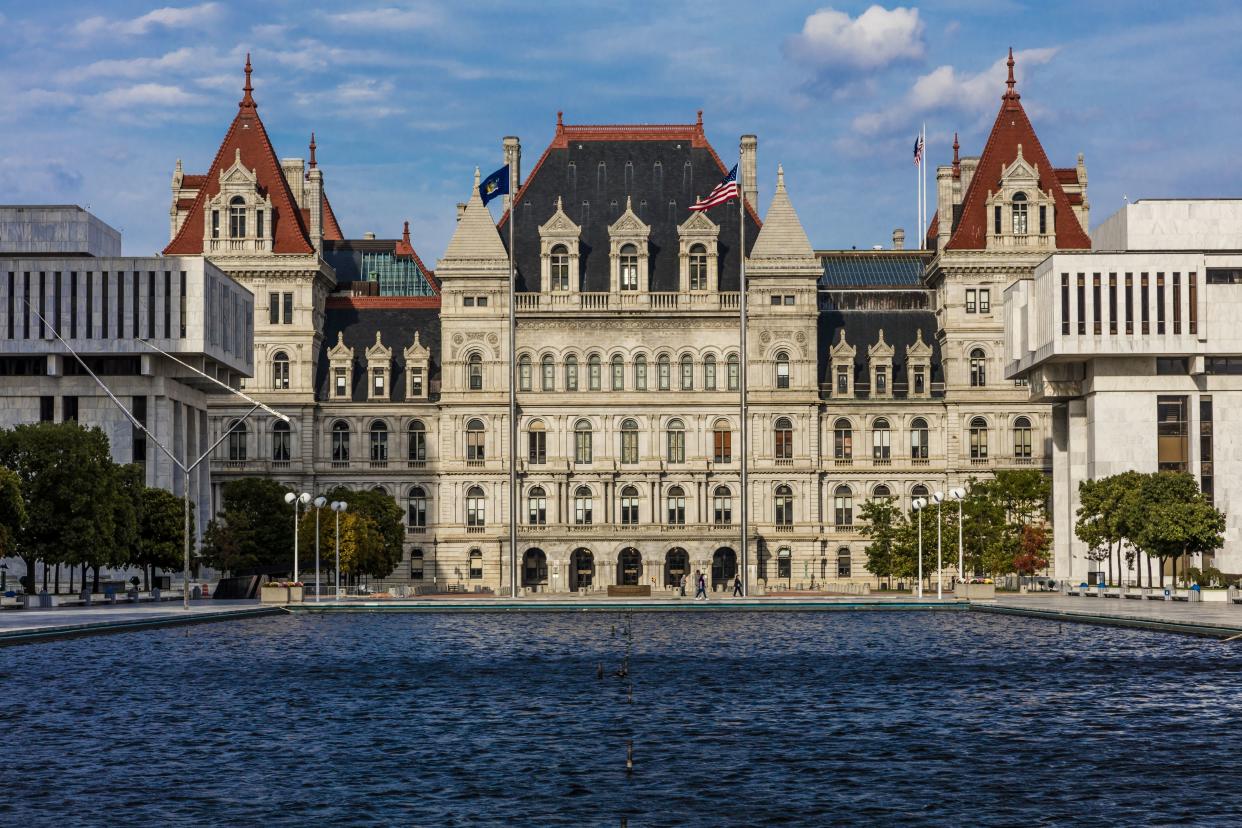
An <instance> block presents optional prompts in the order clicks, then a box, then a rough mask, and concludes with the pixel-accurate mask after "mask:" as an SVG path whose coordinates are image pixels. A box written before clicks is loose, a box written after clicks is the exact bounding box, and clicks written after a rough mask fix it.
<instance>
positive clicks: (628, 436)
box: [621, 420, 638, 465]
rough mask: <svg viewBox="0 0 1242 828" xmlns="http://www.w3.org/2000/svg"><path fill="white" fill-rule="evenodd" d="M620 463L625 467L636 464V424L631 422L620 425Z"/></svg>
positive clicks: (626, 421)
mask: <svg viewBox="0 0 1242 828" xmlns="http://www.w3.org/2000/svg"><path fill="white" fill-rule="evenodd" d="M621 462H622V463H623V464H626V465H630V464H633V463H637V462H638V423H636V422H635V421H633V420H624V421H622V423H621Z"/></svg>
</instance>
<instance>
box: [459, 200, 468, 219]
mask: <svg viewBox="0 0 1242 828" xmlns="http://www.w3.org/2000/svg"><path fill="white" fill-rule="evenodd" d="M464 212H466V202H464V201H459V202H457V220H458V221H461V216H462V213H464Z"/></svg>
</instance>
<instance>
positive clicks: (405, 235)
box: [401, 221, 410, 244]
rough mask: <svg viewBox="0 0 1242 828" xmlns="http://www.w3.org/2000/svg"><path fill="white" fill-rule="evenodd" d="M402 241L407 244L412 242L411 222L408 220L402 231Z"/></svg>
mask: <svg viewBox="0 0 1242 828" xmlns="http://www.w3.org/2000/svg"><path fill="white" fill-rule="evenodd" d="M401 241H403V242H405V243H406V244H409V243H410V223H409V222H408V221H407V222H406V223H405V228H404V229H403V230H402V231H401Z"/></svg>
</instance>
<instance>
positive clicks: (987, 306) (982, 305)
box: [979, 288, 992, 313]
mask: <svg viewBox="0 0 1242 828" xmlns="http://www.w3.org/2000/svg"><path fill="white" fill-rule="evenodd" d="M991 312H992V291H991V289H989V288H981V289H980V290H979V313H991Z"/></svg>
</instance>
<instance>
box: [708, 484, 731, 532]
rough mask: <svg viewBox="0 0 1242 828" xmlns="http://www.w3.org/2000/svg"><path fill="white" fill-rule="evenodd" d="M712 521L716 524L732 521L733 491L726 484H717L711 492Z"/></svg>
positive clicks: (725, 523)
mask: <svg viewBox="0 0 1242 828" xmlns="http://www.w3.org/2000/svg"><path fill="white" fill-rule="evenodd" d="M712 523H714V524H716V525H717V526H729V525H730V524H732V523H733V493H732V492H730V491H729V487H728V486H717V487H716V490H715V491H713V492H712Z"/></svg>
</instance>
